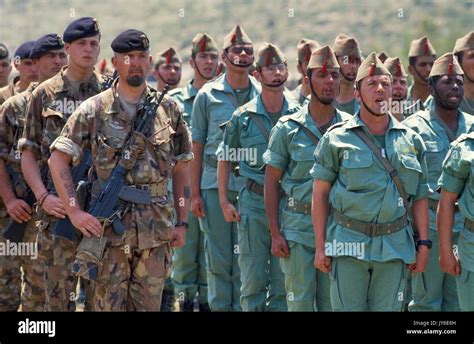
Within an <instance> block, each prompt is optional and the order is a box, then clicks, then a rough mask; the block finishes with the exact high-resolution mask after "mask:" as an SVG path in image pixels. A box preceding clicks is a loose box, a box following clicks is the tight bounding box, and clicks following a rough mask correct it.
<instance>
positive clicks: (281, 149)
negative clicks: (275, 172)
mask: <svg viewBox="0 0 474 344" xmlns="http://www.w3.org/2000/svg"><path fill="white" fill-rule="evenodd" d="M289 157H290V155H289V152H288V133H287V130H286V128H285V126H284V123H283V122H281V121H279V122H278V123H277V124H276V125H275V127H273V129H272V131H271V133H270V140H269V142H268V148H267V150H266V151H265V153H263V162H264V163H265V164H266V165H270V166H272V167H275V168H278V169H279V170H283V171H284V170H286V167H287V166H288V163H289V161H290V159H289Z"/></svg>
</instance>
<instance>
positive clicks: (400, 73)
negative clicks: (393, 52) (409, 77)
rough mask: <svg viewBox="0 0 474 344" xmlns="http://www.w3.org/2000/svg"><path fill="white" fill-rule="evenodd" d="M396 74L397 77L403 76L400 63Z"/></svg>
mask: <svg viewBox="0 0 474 344" xmlns="http://www.w3.org/2000/svg"><path fill="white" fill-rule="evenodd" d="M395 74H396V76H397V77H401V76H402V67H401V66H400V63H398V64H397V72H396V73H395Z"/></svg>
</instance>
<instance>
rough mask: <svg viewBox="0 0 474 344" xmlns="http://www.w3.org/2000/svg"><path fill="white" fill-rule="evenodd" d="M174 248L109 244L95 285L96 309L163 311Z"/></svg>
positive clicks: (167, 245) (165, 245) (167, 246)
mask: <svg viewBox="0 0 474 344" xmlns="http://www.w3.org/2000/svg"><path fill="white" fill-rule="evenodd" d="M170 267H171V248H170V246H169V244H164V245H161V246H158V247H153V248H150V249H144V250H138V249H137V248H136V247H135V248H133V247H129V248H128V247H124V246H114V247H107V248H106V249H105V252H104V259H103V261H102V265H101V267H100V268H99V276H98V278H97V281H96V285H95V302H96V304H95V306H96V307H95V309H94V310H95V311H128V312H130V311H159V310H160V306H161V295H162V292H163V286H164V281H165V278H166V277H167V276H169V273H170Z"/></svg>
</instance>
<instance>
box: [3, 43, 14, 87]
mask: <svg viewBox="0 0 474 344" xmlns="http://www.w3.org/2000/svg"><path fill="white" fill-rule="evenodd" d="M9 55H10V53H9V52H8V49H7V47H6V46H5V44H3V43H0V87H5V86H7V85H8V77H9V76H10V73H11V71H12V65H11V59H10V56H9Z"/></svg>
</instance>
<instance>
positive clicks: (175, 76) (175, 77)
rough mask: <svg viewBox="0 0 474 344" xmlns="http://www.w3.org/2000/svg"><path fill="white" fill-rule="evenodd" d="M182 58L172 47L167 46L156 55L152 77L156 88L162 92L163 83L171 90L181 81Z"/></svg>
mask: <svg viewBox="0 0 474 344" xmlns="http://www.w3.org/2000/svg"><path fill="white" fill-rule="evenodd" d="M182 64H183V60H181V57H180V56H179V55H178V53H177V52H176V51H175V50H174V49H173V48H168V49H166V50H163V51H161V52H159V53H158V54H157V55H156V61H155V68H154V69H153V72H152V74H153V77H154V78H155V79H156V90H157V91H158V92H162V91H163V88H164V87H165V85H168V86H169V88H170V89H171V90H173V89H175V88H177V87H178V85H179V82H180V81H181V66H182Z"/></svg>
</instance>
